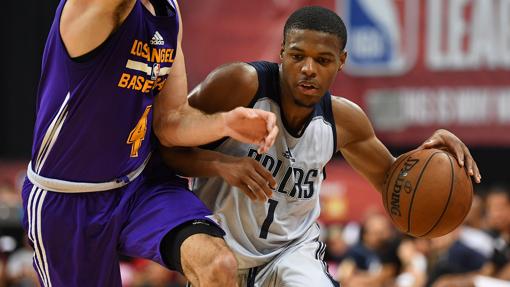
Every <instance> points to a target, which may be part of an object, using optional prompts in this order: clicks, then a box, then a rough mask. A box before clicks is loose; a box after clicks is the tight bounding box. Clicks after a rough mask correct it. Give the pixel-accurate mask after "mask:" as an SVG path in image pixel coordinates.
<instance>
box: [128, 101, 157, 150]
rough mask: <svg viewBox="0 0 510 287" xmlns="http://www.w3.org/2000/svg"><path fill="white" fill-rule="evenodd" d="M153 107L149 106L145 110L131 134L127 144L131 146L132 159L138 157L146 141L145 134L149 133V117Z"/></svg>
mask: <svg viewBox="0 0 510 287" xmlns="http://www.w3.org/2000/svg"><path fill="white" fill-rule="evenodd" d="M151 107H152V105H148V106H147V107H146V108H145V111H144V112H143V115H142V117H141V118H140V119H139V120H138V123H137V124H136V126H135V128H134V129H133V130H131V132H130V133H129V137H128V139H127V141H126V143H127V144H130V145H131V157H138V150H139V149H140V148H141V147H142V141H143V140H144V139H145V134H146V133H147V117H148V116H149V111H150V110H151Z"/></svg>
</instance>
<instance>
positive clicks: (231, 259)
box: [207, 250, 237, 279]
mask: <svg viewBox="0 0 510 287" xmlns="http://www.w3.org/2000/svg"><path fill="white" fill-rule="evenodd" d="M207 269H208V272H207V273H208V275H210V276H214V277H217V276H218V275H220V276H223V277H224V278H226V279H232V278H235V277H236V276H237V260H236V258H235V256H234V254H232V252H231V251H230V250H228V251H222V252H221V254H218V255H217V256H215V258H214V260H213V261H212V262H211V263H210V264H207Z"/></svg>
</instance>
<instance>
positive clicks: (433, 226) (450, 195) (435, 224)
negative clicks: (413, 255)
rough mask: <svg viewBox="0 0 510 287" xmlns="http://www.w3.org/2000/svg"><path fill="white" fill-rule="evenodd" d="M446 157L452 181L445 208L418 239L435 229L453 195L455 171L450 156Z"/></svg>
mask: <svg viewBox="0 0 510 287" xmlns="http://www.w3.org/2000/svg"><path fill="white" fill-rule="evenodd" d="M446 155H447V156H448V160H449V161H450V170H451V175H452V176H451V178H452V181H451V184H450V193H449V194H448V200H447V201H446V205H445V207H444V209H443V212H442V213H441V215H440V216H439V218H438V219H437V221H436V223H434V225H432V228H430V230H429V231H427V232H426V233H425V234H422V235H420V237H421V236H425V235H427V234H429V233H430V232H432V230H434V228H436V226H437V225H438V224H439V222H440V221H441V219H442V218H443V215H444V214H445V213H446V210H447V209H448V206H449V205H450V199H451V197H452V193H453V183H454V181H455V171H454V170H453V163H452V159H451V157H450V155H448V154H446Z"/></svg>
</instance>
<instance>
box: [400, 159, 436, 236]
mask: <svg viewBox="0 0 510 287" xmlns="http://www.w3.org/2000/svg"><path fill="white" fill-rule="evenodd" d="M438 153H444V152H440V151H438V152H434V153H433V154H431V155H430V157H429V158H428V159H427V162H425V165H424V166H423V168H422V169H421V172H420V176H419V177H418V180H417V181H416V186H415V187H414V190H413V196H412V197H411V203H410V204H409V212H408V213H407V231H406V233H409V232H410V231H411V212H412V211H413V201H414V196H415V195H416V191H417V190H418V186H419V185H420V182H421V178H422V176H423V173H424V172H425V169H426V168H427V166H428V165H429V163H430V161H431V160H432V158H433V157H434V156H435V155H436V154H438Z"/></svg>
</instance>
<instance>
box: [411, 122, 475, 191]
mask: <svg viewBox="0 0 510 287" xmlns="http://www.w3.org/2000/svg"><path fill="white" fill-rule="evenodd" d="M426 148H439V149H446V150H448V151H449V152H451V153H452V154H453V155H455V157H456V158H457V161H458V162H459V165H460V166H465V167H466V170H467V172H468V174H469V176H471V177H473V179H474V180H475V181H476V182H477V183H480V181H481V179H482V176H481V175H480V171H479V170H478V166H477V165H476V162H475V160H474V159H473V157H472V156H471V153H470V152H469V149H468V148H467V146H466V145H465V144H464V143H463V142H462V141H461V140H460V139H459V138H458V137H457V136H455V135H454V134H453V133H451V132H449V131H447V130H444V129H439V130H437V131H435V132H434V134H433V135H432V136H431V137H430V138H429V139H427V140H426V141H425V142H424V143H423V144H422V145H421V146H420V147H419V148H418V149H426Z"/></svg>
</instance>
